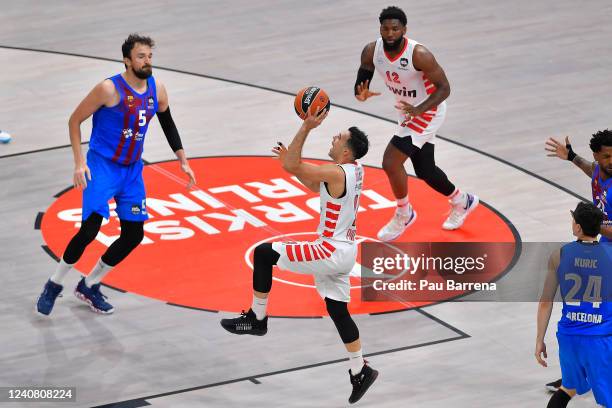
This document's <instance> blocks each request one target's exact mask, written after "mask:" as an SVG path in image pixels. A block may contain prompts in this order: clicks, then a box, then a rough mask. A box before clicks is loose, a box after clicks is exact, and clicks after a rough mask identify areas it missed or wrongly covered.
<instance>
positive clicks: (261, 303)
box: [251, 295, 268, 320]
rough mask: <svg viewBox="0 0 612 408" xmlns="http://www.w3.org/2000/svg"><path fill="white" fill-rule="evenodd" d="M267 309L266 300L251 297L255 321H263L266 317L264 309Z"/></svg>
mask: <svg viewBox="0 0 612 408" xmlns="http://www.w3.org/2000/svg"><path fill="white" fill-rule="evenodd" d="M267 307H268V298H265V299H261V298H258V297H257V296H255V295H253V304H252V305H251V309H252V310H253V312H254V313H255V317H256V318H257V320H263V319H264V318H265V317H266V308H267Z"/></svg>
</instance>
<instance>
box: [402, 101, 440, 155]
mask: <svg viewBox="0 0 612 408" xmlns="http://www.w3.org/2000/svg"><path fill="white" fill-rule="evenodd" d="M397 113H398V117H397V132H396V135H397V136H398V137H399V139H402V138H406V137H408V136H410V137H411V139H412V144H413V145H414V146H416V147H418V148H419V149H420V148H421V147H423V145H424V144H425V143H428V142H429V143H435V137H436V132H437V131H438V129H440V126H442V123H444V118H445V117H446V102H442V103H441V104H440V105H438V106H437V108H434V109H431V110H428V111H427V112H425V113H424V114H422V115H421V116H417V117H414V118H411V119H409V120H406V115H405V114H404V113H403V112H401V111H399V110H398V111H397ZM393 145H394V146H396V147H397V148H398V149H399V146H397V145H396V143H393ZM400 150H402V149H400ZM402 151H403V150H402Z"/></svg>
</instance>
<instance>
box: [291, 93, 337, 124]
mask: <svg viewBox="0 0 612 408" xmlns="http://www.w3.org/2000/svg"><path fill="white" fill-rule="evenodd" d="M293 105H294V107H295V113H297V115H298V116H299V117H300V118H301V119H302V120H303V119H306V115H307V114H308V109H310V107H311V106H314V107H315V109H316V111H317V113H319V112H321V111H322V110H323V109H325V110H326V111H329V106H330V102H329V96H327V93H326V92H325V91H324V90H322V89H321V88H318V87H316V86H309V87H306V88H304V89H300V91H299V92H298V93H297V95H296V96H295V102H294V104H293Z"/></svg>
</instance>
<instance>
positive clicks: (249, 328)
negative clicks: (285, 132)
mask: <svg viewBox="0 0 612 408" xmlns="http://www.w3.org/2000/svg"><path fill="white" fill-rule="evenodd" d="M326 116H327V112H320V113H319V114H318V115H314V114H312V113H309V116H308V117H307V118H306V119H305V120H304V123H303V124H302V126H301V127H300V130H299V131H298V132H297V134H296V135H295V137H294V138H293V141H292V142H291V144H290V145H289V147H288V148H287V147H285V146H284V145H283V144H282V143H280V142H279V143H278V146H277V147H275V148H274V149H273V152H274V153H275V154H276V155H277V156H278V158H279V159H280V161H281V163H282V165H283V168H284V169H285V170H286V171H287V172H289V173H291V174H294V175H295V176H297V178H298V179H299V180H300V181H301V182H302V184H304V186H306V187H307V188H308V189H310V190H311V191H314V192H317V193H320V195H321V216H320V217H321V219H320V222H319V228H318V229H317V233H318V235H319V237H318V239H316V240H315V241H311V242H306V241H303V242H272V243H264V244H260V245H258V246H257V247H256V248H255V252H254V255H253V303H252V305H251V308H250V309H249V311H248V312H247V313H244V312H243V313H242V315H241V316H240V317H237V318H235V319H223V320H221V326H223V328H224V329H225V330H227V331H229V332H230V333H234V334H252V335H257V336H263V335H264V334H266V333H267V331H268V317H267V314H266V307H267V302H268V294H269V293H270V290H271V288H272V266H273V265H278V266H279V267H280V268H282V269H285V270H289V271H292V272H296V273H303V274H311V275H314V278H315V285H316V288H317V291H318V292H319V294H320V295H321V297H322V298H323V299H324V300H325V305H326V306H327V311H328V313H329V316H330V317H331V319H332V320H333V322H334V324H335V325H336V328H337V329H338V332H339V333H340V338H341V339H342V342H343V343H344V345H345V347H346V350H347V351H348V355H349V364H350V370H349V375H350V379H351V384H352V385H353V391H352V392H351V396H350V397H349V402H350V403H351V404H352V403H355V402H357V401H358V400H359V399H360V398H361V397H362V396H363V394H365V392H366V391H367V390H368V388H369V387H370V386H371V385H372V383H373V382H374V380H376V377H377V376H378V371H376V370H374V369H372V368H371V367H370V366H369V365H368V364H367V363H366V362H365V361H364V359H363V353H362V351H361V342H360V340H359V330H358V329H357V325H356V324H355V322H354V321H353V319H352V318H351V315H350V314H349V311H348V302H349V301H350V289H351V287H350V280H349V273H350V271H351V270H352V269H353V266H354V265H355V260H356V258H357V244H355V234H356V228H357V227H356V218H357V209H358V208H359V196H360V194H361V189H362V186H363V167H362V166H361V164H359V163H357V162H356V161H355V160H357V159H360V158H361V157H363V156H364V155H365V154H366V153H367V151H368V145H369V143H368V138H367V136H366V134H365V133H363V132H362V131H361V130H359V129H358V128H356V127H351V128H349V129H347V130H344V131H342V132H340V133H338V134H337V135H335V136H334V137H333V140H332V146H331V149H330V150H329V156H330V157H331V158H332V160H333V161H334V162H335V164H323V165H320V166H317V165H313V164H309V163H304V162H302V160H301V158H302V146H303V145H304V142H305V140H306V137H307V136H308V133H309V132H310V131H311V130H312V129H314V128H316V127H317V126H319V125H320V124H321V122H322V121H323V120H324V119H325V117H326Z"/></svg>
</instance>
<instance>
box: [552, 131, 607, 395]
mask: <svg viewBox="0 0 612 408" xmlns="http://www.w3.org/2000/svg"><path fill="white" fill-rule="evenodd" d="M589 145H590V148H591V151H592V152H593V158H594V159H595V161H590V160H586V159H584V158H582V157H580V156H578V155H577V154H576V153H574V151H573V149H572V145H571V143H570V140H569V137H567V136H566V137H565V144H563V143H561V142H560V141H558V140H556V139H554V138H552V137H551V138H550V139H548V140H547V141H546V146H545V149H546V151H548V156H550V157H558V158H560V159H563V160H569V161H571V162H572V163H574V165H576V166H577V167H578V168H579V169H580V170H582V171H583V172H584V173H585V174H586V175H587V176H589V177H590V178H591V189H592V196H593V204H595V205H596V206H597V208H599V209H600V210H601V211H603V213H604V223H603V225H602V227H601V231H600V233H601V238H600V241H602V242H607V241H610V240H612V201H608V197H610V200H612V131H610V130H602V131H599V132H597V133H595V134H593V136H592V137H591V141H590V143H589ZM560 385H561V380H560V379H559V380H557V381H552V382H550V383H548V384H546V387H547V388H548V389H549V390H551V391H556V390H557V389H558V388H559V386H560Z"/></svg>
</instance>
